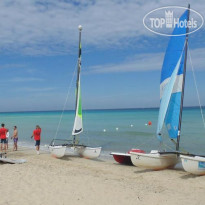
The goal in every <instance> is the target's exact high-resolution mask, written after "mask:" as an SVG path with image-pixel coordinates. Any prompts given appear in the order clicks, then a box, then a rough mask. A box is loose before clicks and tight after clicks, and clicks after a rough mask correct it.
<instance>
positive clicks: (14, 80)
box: [9, 77, 44, 83]
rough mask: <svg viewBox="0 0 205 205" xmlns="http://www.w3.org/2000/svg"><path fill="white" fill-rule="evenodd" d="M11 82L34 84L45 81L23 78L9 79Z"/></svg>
mask: <svg viewBox="0 0 205 205" xmlns="http://www.w3.org/2000/svg"><path fill="white" fill-rule="evenodd" d="M9 81H10V82H17V83H18V82H34V81H44V79H43V78H28V77H27V78H22V77H15V78H12V79H9Z"/></svg>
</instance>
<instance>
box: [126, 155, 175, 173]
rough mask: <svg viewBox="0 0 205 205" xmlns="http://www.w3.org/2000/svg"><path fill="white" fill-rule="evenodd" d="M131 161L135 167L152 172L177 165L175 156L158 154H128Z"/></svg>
mask: <svg viewBox="0 0 205 205" xmlns="http://www.w3.org/2000/svg"><path fill="white" fill-rule="evenodd" d="M130 155H131V161H132V163H133V164H134V165H135V166H138V167H144V168H147V169H152V170H162V169H166V168H170V167H173V166H175V165H176V164H177V163H178V157H177V154H170V153H169V154H160V153H159V152H154V153H152V152H150V153H136V152H130Z"/></svg>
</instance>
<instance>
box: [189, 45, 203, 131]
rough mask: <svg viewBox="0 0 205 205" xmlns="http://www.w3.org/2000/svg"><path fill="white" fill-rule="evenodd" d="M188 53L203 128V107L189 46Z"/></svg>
mask: <svg viewBox="0 0 205 205" xmlns="http://www.w3.org/2000/svg"><path fill="white" fill-rule="evenodd" d="M188 53H189V60H190V64H191V69H192V74H193V78H194V85H195V89H196V93H197V98H198V101H199V107H200V112H201V118H202V121H203V125H204V128H205V120H204V114H203V109H202V105H201V100H200V96H199V90H198V86H197V83H196V76H195V72H194V66H193V64H192V59H191V54H190V50H189V47H188Z"/></svg>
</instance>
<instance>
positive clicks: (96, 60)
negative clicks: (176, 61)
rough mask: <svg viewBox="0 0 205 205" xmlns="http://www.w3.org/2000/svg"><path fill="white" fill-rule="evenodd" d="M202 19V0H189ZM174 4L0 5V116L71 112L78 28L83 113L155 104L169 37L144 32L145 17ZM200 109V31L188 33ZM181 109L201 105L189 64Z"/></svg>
mask: <svg viewBox="0 0 205 205" xmlns="http://www.w3.org/2000/svg"><path fill="white" fill-rule="evenodd" d="M189 3H190V4H191V8H192V9H194V10H196V11H197V12H199V13H200V14H201V15H202V16H203V17H205V13H204V11H205V2H204V0H198V1H195V0H191V1H189ZM173 5H175V6H184V7H186V6H187V5H188V1H180V2H179V1H177V0H172V1H171V0H169V1H168V0H163V1H162V0H161V1H160V0H152V1H151V0H150V1H146V0H145V1H141V0H129V1H128V0H102V1H100V0H98V1H97V0H83V1H80V0H70V1H69V0H41V1H40V0H7V1H0V19H1V21H0V71H1V75H0V76H1V78H0V92H1V100H0V112H7V111H37V110H40V111H41V110H42V111H43V110H62V109H63V107H64V104H65V101H66V98H67V96H68V98H67V99H68V100H67V103H66V106H65V109H74V105H75V81H76V63H77V55H78V25H82V26H83V30H82V76H81V81H82V82H81V89H82V103H83V109H113V108H148V107H158V106H159V83H160V72H161V68H162V63H163V58H164V54H165V51H166V47H167V45H168V41H169V37H167V36H160V35H157V34H154V33H152V32H150V31H149V30H147V29H146V28H145V27H144V25H143V17H144V16H145V15H146V14H147V13H148V12H150V11H151V10H153V9H156V8H159V7H163V6H173ZM189 51H190V54H191V59H192V64H193V67H194V70H195V75H196V79H197V86H198V90H199V94H200V99H201V103H202V104H203V105H205V92H204V90H203V88H204V87H205V83H204V79H205V61H204V59H205V27H204V26H203V27H202V28H201V29H200V30H199V31H197V32H195V33H193V34H191V35H189ZM187 64H188V65H187V78H186V87H185V102H184V104H185V106H197V105H199V103H198V100H197V94H196V89H195V87H194V81H193V76H192V72H191V66H190V65H191V63H190V61H189V59H188V61H187Z"/></svg>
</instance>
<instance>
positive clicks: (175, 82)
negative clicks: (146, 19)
mask: <svg viewBox="0 0 205 205" xmlns="http://www.w3.org/2000/svg"><path fill="white" fill-rule="evenodd" d="M189 15H190V5H188V9H186V10H185V12H184V13H183V14H182V16H181V17H180V19H179V21H187V22H188V21H189ZM188 29H189V28H188V26H187V27H185V26H184V27H176V28H175V29H174V30H173V32H172V36H171V37H170V40H169V44H168V47H167V50H166V54H165V57H164V62H163V66H162V71H161V81H160V109H159V116H158V125H157V138H158V140H159V142H160V145H163V138H162V129H163V126H164V125H165V126H166V130H167V132H168V135H169V138H170V139H171V141H172V142H174V144H176V151H173V152H172V151H171V152H167V151H164V150H162V151H161V150H152V151H151V152H150V153H136V152H130V154H131V160H132V163H133V164H134V165H135V166H141V167H145V168H149V169H153V170H161V169H165V168H169V167H173V166H175V165H176V164H177V163H178V160H179V157H178V155H179V142H180V134H181V122H182V110H183V99H184V85H185V75H186V61H187V45H188V31H189V30H188ZM184 34H185V35H184ZM161 147H162V146H161Z"/></svg>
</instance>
